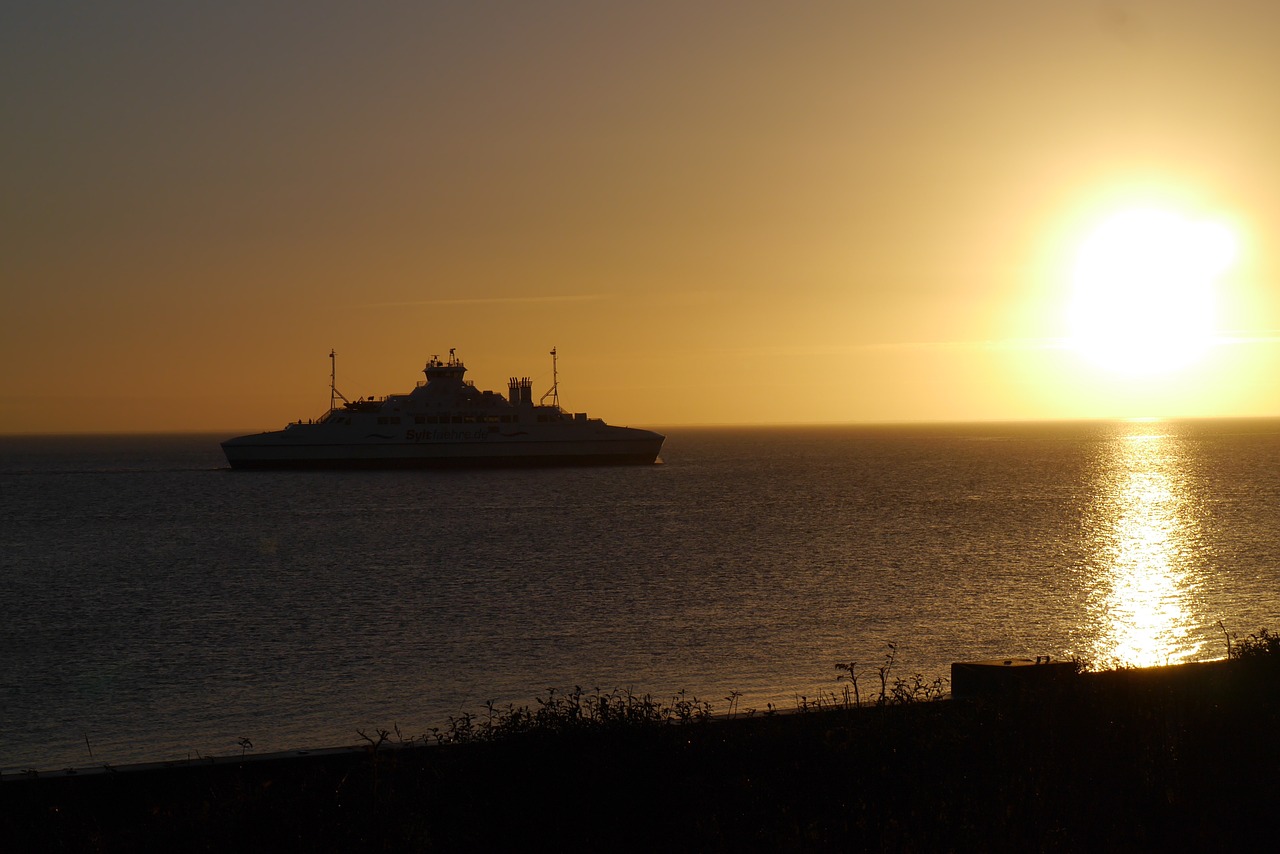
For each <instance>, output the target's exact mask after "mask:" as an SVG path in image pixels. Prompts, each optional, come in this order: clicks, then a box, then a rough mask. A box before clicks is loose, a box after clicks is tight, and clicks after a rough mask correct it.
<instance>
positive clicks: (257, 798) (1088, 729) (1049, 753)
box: [0, 656, 1280, 850]
mask: <svg viewBox="0 0 1280 854" xmlns="http://www.w3.org/2000/svg"><path fill="white" fill-rule="evenodd" d="M1269 659H1274V656H1272V657H1268V658H1264V659H1259V660H1223V661H1214V662H1198V663H1193V664H1181V665H1172V666H1165V667H1158V668H1144V669H1133V670H1116V671H1105V672H1102V673H1088V674H1072V676H1071V678H1069V679H1055V680H1049V681H1047V682H1045V684H1043V685H1039V686H1034V687H1032V688H1030V689H1028V688H1027V686H1026V685H1014V686H1012V687H1009V686H1006V689H997V690H991V691H986V692H983V693H981V694H980V695H979V696H972V697H968V698H963V699H955V698H953V699H948V700H943V701H929V702H906V703H902V704H891V705H865V704H864V705H862V706H854V707H847V708H841V707H824V708H821V709H819V710H794V711H791V712H788V713H785V714H784V713H777V714H759V713H757V714H755V715H751V716H747V715H742V714H740V715H737V716H735V717H728V716H721V717H717V718H715V719H713V720H704V719H701V718H694V719H692V720H690V721H689V722H687V723H680V724H674V725H671V724H660V725H652V724H650V725H643V724H631V723H627V722H615V723H612V724H605V725H600V726H593V727H576V728H575V727H568V728H561V729H558V730H556V731H549V730H538V729H536V728H535V729H529V730H526V731H521V732H512V733H510V734H506V735H501V737H495V738H493V739H479V740H473V741H468V742H466V743H459V744H443V745H434V744H428V745H423V744H420V743H417V744H413V745H404V746H401V745H397V744H395V743H393V742H390V741H386V742H378V743H374V742H372V741H371V742H370V744H368V745H363V746H358V747H340V748H324V749H319V750H305V751H286V752H283V753H272V754H246V755H245V756H242V757H241V756H235V757H221V758H214V757H206V758H202V759H194V760H179V761H176V762H161V763H142V764H139V765H134V766H124V767H122V768H119V769H114V771H108V770H105V769H103V770H98V771H94V772H92V773H89V772H87V771H86V772H79V771H77V772H76V773H73V774H69V773H66V772H55V773H53V774H40V775H35V776H30V775H5V778H4V779H5V780H6V783H5V785H4V786H3V788H2V791H3V792H4V795H5V797H4V798H3V804H4V805H3V807H2V808H0V838H6V839H10V840H14V841H25V842H27V843H29V844H30V845H31V846H32V847H35V846H41V847H45V848H55V849H56V848H76V849H80V848H89V849H91V850H92V849H96V850H118V849H121V848H124V849H128V848H133V847H147V848H155V847H166V846H168V845H171V844H177V843H179V842H181V843H183V844H186V845H189V844H190V843H192V841H193V840H194V841H195V842H196V843H197V844H199V843H203V844H204V846H205V847H214V848H223V847H233V846H239V845H243V844H245V843H246V842H250V841H251V842H252V844H253V846H254V847H258V848H264V847H265V848H274V847H294V848H296V847H298V846H299V845H304V846H307V847H320V848H324V849H332V848H334V847H338V848H343V847H354V846H356V845H362V846H367V845H370V844H372V845H374V847H384V848H392V849H396V850H451V849H454V848H456V847H459V846H463V845H476V844H480V845H489V846H492V845H498V846H506V847H511V846H516V847H525V846H528V845H534V844H537V843H538V842H539V840H542V844H544V845H545V844H547V843H546V840H547V839H548V838H551V837H556V836H557V834H559V835H563V836H565V838H567V839H570V840H572V841H573V842H575V843H593V844H609V845H611V846H612V847H619V845H621V847H623V848H639V847H646V846H651V845H655V844H668V845H669V844H671V843H672V842H675V843H677V845H679V846H682V847H690V848H697V849H708V848H710V849H726V848H731V847H744V846H745V847H756V848H758V847H760V846H761V845H764V846H766V847H772V848H780V849H784V850H786V849H792V850H794V849H797V848H810V849H818V850H821V849H825V848H837V847H839V848H844V847H855V848H856V847H869V848H903V847H911V848H925V849H935V848H939V847H942V848H960V849H967V848H982V849H992V850H1016V849H1020V848H1021V849H1026V848H1028V847H1030V848H1032V849H1035V850H1041V849H1044V848H1068V849H1073V850H1074V849H1081V848H1086V849H1097V848H1104V849H1109V850H1116V849H1119V850H1136V849H1147V848H1153V847H1172V848H1183V849H1185V848H1187V847H1188V846H1192V847H1195V846H1196V845H1197V844H1203V845H1208V846H1209V847H1210V848H1219V849H1221V848H1222V847H1223V846H1224V845H1227V846H1228V847H1231V846H1232V844H1235V845H1243V844H1246V843H1248V842H1249V841H1251V840H1253V839H1255V838H1260V837H1257V836H1255V835H1254V834H1260V833H1269V827H1270V820H1269V816H1270V814H1271V806H1272V804H1273V803H1274V802H1275V800H1276V799H1277V798H1280V775H1277V774H1276V773H1275V771H1276V770H1277V769H1278V768H1280V665H1278V664H1277V663H1276V661H1274V660H1269ZM1044 672H1048V671H1044ZM622 829H628V830H626V833H629V834H632V836H630V837H628V839H629V840H630V841H624V842H622V843H620V842H619V839H620V834H622V833H623V830H622Z"/></svg>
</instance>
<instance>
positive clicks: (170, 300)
mask: <svg viewBox="0 0 1280 854" xmlns="http://www.w3.org/2000/svg"><path fill="white" fill-rule="evenodd" d="M1277 31H1280V6H1276V5H1274V4H1271V3H1266V2H1261V0H1245V1H1244V2H1236V3H1232V4H1229V5H1225V6H1224V5H1223V4H1216V3H1210V2H1207V0H1185V2H1179V3H1175V4H1169V3H1157V2H1154V0H1145V2H1122V0H1113V2H1100V3H1094V4H1026V3H1020V2H1013V0H999V2H981V3H974V4H954V3H946V2H943V0H918V2H913V3H908V4H897V5H894V6H889V5H887V4H855V3H849V4H828V3H807V4H799V5H786V6H784V5H783V4H775V3H766V2H757V0H745V2H732V3H730V2H691V3H684V2H682V3H673V2H665V0H659V2H655V3H647V4H634V5H632V4H584V3H578V2H568V0H550V2H546V3H539V4H523V3H514V2H509V0H508V1H507V2H479V3H470V4H448V3H442V2H430V0H426V1H425V2H412V3H411V2H387V3H379V4H374V5H371V6H360V7H356V6H350V5H348V4H341V3H334V2H330V0H321V1H320V2H316V3H308V4H300V3H299V4H274V5H270V6H262V5H260V4H249V3H241V2H231V3H223V4H216V5H208V6H201V5H182V6H174V5H173V4H164V3H157V2H141V3H135V4H130V5H129V6H128V7H112V6H99V5H92V4H74V5H51V4H35V5H31V4H27V5H22V4H10V5H9V6H7V7H5V8H3V9H0V99H3V109H0V154H2V155H3V159H2V161H0V162H3V175H4V192H3V194H0V234H3V238H0V241H2V247H3V251H2V252H0V300H2V303H0V304H2V306H3V313H4V316H5V318H6V319H7V320H8V324H7V329H6V334H5V335H4V336H3V339H2V342H3V343H0V357H2V358H3V360H4V364H5V366H6V371H5V372H4V373H3V375H2V376H0V433H45V432H47V433H65V432H133V431H160V432H166V431H201V432H203V431H210V432H213V431H220V430H232V429H242V428H246V427H250V426H254V425H256V426H257V427H258V428H259V429H263V430H267V429H276V428H278V427H280V426H282V425H283V424H284V423H286V422H288V421H292V420H297V419H299V418H302V419H306V418H310V417H315V416H316V415H318V414H320V413H321V412H322V411H323V409H324V407H325V404H326V403H327V400H328V385H329V368H330V365H329V359H328V354H329V351H330V349H331V348H332V349H336V350H337V352H338V376H337V385H338V387H339V388H340V389H342V390H343V392H344V393H345V394H347V395H348V396H352V397H354V396H356V395H361V396H364V395H370V394H372V395H383V394H388V393H395V392H402V391H406V390H408V389H409V388H411V387H412V386H413V383H414V382H416V381H417V380H418V379H421V374H420V373H419V372H420V370H421V368H422V365H423V363H424V362H425V361H426V360H427V359H428V358H429V357H430V356H432V355H434V354H443V353H447V352H448V351H449V349H450V348H451V347H452V348H457V352H458V355H459V356H460V357H462V358H463V359H464V360H465V362H466V364H467V366H468V368H469V374H468V376H469V378H471V379H473V380H474V381H475V383H476V385H477V386H479V387H481V388H493V389H497V390H502V389H505V387H506V380H507V378H508V377H510V376H513V375H518V376H532V377H533V378H534V384H535V386H536V387H539V391H541V387H543V386H549V385H550V380H551V363H550V357H549V356H548V355H547V353H548V351H549V350H550V349H551V348H552V347H553V346H554V347H556V348H557V350H558V353H559V356H560V362H559V368H560V391H561V399H562V402H563V403H564V405H565V407H566V408H567V409H570V410H574V411H584V410H585V411H587V412H589V413H591V414H592V415H594V416H600V417H603V418H605V419H606V420H608V421H610V422H611V423H618V424H633V425H669V426H675V425H681V424H733V423H742V424H751V423H758V424H784V423H832V422H876V423H886V422H897V423H901V422H914V421H929V422H937V421H948V422H964V421H1000V420H1011V421H1012V420H1017V421H1021V420H1037V419H1044V420H1071V419H1094V418H1127V417H1136V416H1165V417H1258V416H1272V415H1277V414H1280V406H1277V403H1276V402H1277V401H1280V370H1277V367H1280V332H1277V329H1280V293H1278V291H1277V288H1276V287H1275V285H1276V279H1277V265H1278V263H1280V262H1278V259H1277V257H1276V251H1275V250H1274V249H1273V247H1272V246H1271V245H1270V244H1269V242H1268V241H1267V240H1266V239H1265V237H1266V236H1267V235H1270V234H1274V233H1278V232H1280V197H1277V196H1276V195H1275V194H1274V193H1273V192H1271V188H1273V187H1275V186H1280V162H1277V160H1276V158H1275V157H1274V156H1273V152H1274V151H1276V150H1277V149H1280V106H1277V105H1276V102H1275V99H1274V97H1273V96H1272V94H1271V91H1270V84H1271V81H1273V80H1275V79H1280V54H1278V53H1277V52H1276V51H1275V50H1274V48H1273V46H1272V45H1271V42H1270V39H1271V36H1272V34H1273V33H1275V32H1277Z"/></svg>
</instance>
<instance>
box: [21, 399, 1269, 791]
mask: <svg viewBox="0 0 1280 854" xmlns="http://www.w3.org/2000/svg"><path fill="white" fill-rule="evenodd" d="M663 432H664V433H665V434H666V436H667V441H666V444H665V445H664V447H663V450H662V455H661V458H660V460H661V462H660V463H659V464H657V465H652V466H626V467H608V468H565V469H542V470H511V471H505V470H487V471H474V472H466V471H443V472H437V471H376V472H244V471H231V470H230V469H229V468H228V466H227V464H226V461H225V459H224V458H223V456H222V453H221V450H220V448H219V446H218V442H219V441H220V440H221V439H224V438H227V436H225V435H220V436H212V435H149V436H48V437H21V436H17V437H15V436H10V437H3V438H0V773H10V772H20V771H23V770H24V769H38V770H59V769H63V768H69V767H70V768H85V767H99V766H102V765H112V766H116V765H124V764H129V763H137V762H150V761H161V760H173V759H187V758H196V757H207V756H235V755H240V754H241V753H242V752H244V751H246V750H248V751H250V752H257V753H261V752H271V751H283V750H297V749H316V748H322V747H330V746H338V745H349V744H356V743H364V742H363V738H364V737H365V736H370V737H373V736H374V734H375V733H377V732H378V731H379V730H384V731H387V732H393V733H397V734H398V735H397V736H393V737H399V738H401V739H409V738H421V737H423V736H427V737H428V738H429V737H430V734H431V733H432V732H433V730H440V729H447V727H448V726H449V722H450V720H451V719H452V720H457V719H460V718H462V717H464V716H466V715H483V714H484V713H485V708H486V704H487V703H492V704H494V705H495V706H496V707H498V708H504V707H506V706H508V705H512V704H514V705H517V706H520V705H527V706H530V707H533V708H536V704H537V702H538V700H539V699H546V698H548V697H550V696H551V695H552V692H555V693H556V694H562V693H565V692H569V691H572V690H574V689H575V687H580V688H582V689H583V690H584V691H586V692H588V693H591V692H596V691H600V692H611V691H624V692H626V691H629V692H632V693H633V694H638V695H644V694H649V695H651V696H652V697H653V698H655V699H656V700H659V701H662V702H668V701H671V700H673V699H675V698H684V699H686V700H692V699H697V700H698V701H699V702H703V703H709V704H710V706H711V709H712V711H713V712H714V713H728V712H734V713H738V714H745V713H748V712H751V711H753V710H754V711H755V712H757V713H759V712H766V711H768V710H769V709H771V708H772V709H779V710H784V711H785V710H790V709H794V708H799V707H803V706H805V705H812V704H814V703H822V702H828V701H831V700H833V699H835V698H837V697H838V696H840V695H841V693H842V691H843V690H844V689H845V688H848V687H850V683H849V682H848V681H847V680H840V679H839V677H842V676H846V675H847V671H844V670H840V669H838V668H837V665H845V666H852V667H853V668H854V673H855V674H858V675H859V676H860V683H859V688H860V692H861V695H862V696H864V697H865V696H866V695H867V692H869V691H871V690H872V689H875V688H878V686H879V684H880V681H879V669H880V668H884V667H888V668H889V673H888V680H889V681H890V682H892V681H893V680H894V679H898V678H901V679H905V680H908V681H910V680H918V681H921V682H923V683H929V682H932V681H933V680H944V681H943V683H942V684H944V685H945V680H946V679H947V677H948V675H949V672H950V665H951V663H952V662H956V661H973V660H985V659H993V658H1005V657H1011V656H1017V657H1024V656H1025V657H1032V656H1037V655H1049V656H1052V657H1053V658H1055V659H1078V660H1080V661H1082V662H1085V663H1087V664H1088V665H1089V666H1092V667H1095V668H1101V667H1114V666H1149V665H1159V664H1170V663H1179V662H1186V661H1196V660H1207V659H1214V658H1221V657H1223V656H1224V655H1225V654H1226V652H1227V643H1228V639H1229V638H1231V637H1233V636H1234V637H1244V636H1247V635H1248V634H1250V633H1253V632H1256V631H1258V630H1260V629H1261V628H1270V629H1273V630H1274V629H1277V628H1280V420H1229V421H1125V422H1073V423H1017V424H959V425H956V424H952V425H914V426H825V427H754V428H710V427H705V428H689V427H672V428H669V429H667V430H664V431H663ZM362 734H363V735H362Z"/></svg>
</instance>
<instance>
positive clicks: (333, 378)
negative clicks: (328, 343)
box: [329, 348, 351, 412]
mask: <svg viewBox="0 0 1280 854" xmlns="http://www.w3.org/2000/svg"><path fill="white" fill-rule="evenodd" d="M337 377H338V354H337V353H335V352H334V351H333V348H330V349H329V411H330V412H332V411H333V410H335V409H337V408H338V401H339V400H341V401H342V402H343V403H350V402H351V401H349V400H347V399H346V398H345V397H343V396H342V392H340V391H338V385H337Z"/></svg>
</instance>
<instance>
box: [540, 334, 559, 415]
mask: <svg viewBox="0 0 1280 854" xmlns="http://www.w3.org/2000/svg"><path fill="white" fill-rule="evenodd" d="M548 397H549V398H551V405H552V406H554V407H555V408H556V409H559V408H560V372H559V370H558V368H557V367H556V348H555V347H552V348H551V389H550V390H549V391H548V392H547V393H546V394H544V395H543V396H542V399H541V400H539V401H538V404H539V405H540V406H541V405H543V404H545V403H546V401H547V398H548Z"/></svg>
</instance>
